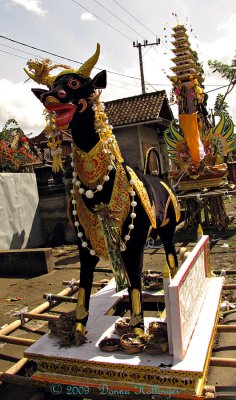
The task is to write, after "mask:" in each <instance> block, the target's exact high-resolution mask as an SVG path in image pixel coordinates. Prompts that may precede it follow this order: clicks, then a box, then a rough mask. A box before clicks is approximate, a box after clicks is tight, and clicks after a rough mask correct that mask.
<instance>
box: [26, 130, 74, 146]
mask: <svg viewBox="0 0 236 400" xmlns="http://www.w3.org/2000/svg"><path fill="white" fill-rule="evenodd" d="M60 139H61V140H62V143H64V142H70V143H71V142H72V137H71V134H70V133H69V132H61V134H60ZM31 141H32V142H33V143H34V145H36V146H37V145H40V144H45V143H47V141H48V139H47V138H46V136H45V131H44V130H43V131H42V132H41V133H40V134H39V135H38V136H34V137H32V138H31Z"/></svg>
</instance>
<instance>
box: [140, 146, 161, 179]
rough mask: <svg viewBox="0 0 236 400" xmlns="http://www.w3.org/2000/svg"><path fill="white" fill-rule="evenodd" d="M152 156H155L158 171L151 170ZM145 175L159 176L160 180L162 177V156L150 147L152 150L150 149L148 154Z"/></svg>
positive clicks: (154, 148)
mask: <svg viewBox="0 0 236 400" xmlns="http://www.w3.org/2000/svg"><path fill="white" fill-rule="evenodd" d="M152 154H153V155H154V157H155V159H156V164H157V169H156V170H153V169H152V168H151V163H150V158H151V155H152ZM143 174H144V175H157V176H159V178H161V177H162V171H161V162H160V156H159V153H158V151H157V149H156V147H150V149H148V151H147V152H146V156H145V162H144V169H143Z"/></svg>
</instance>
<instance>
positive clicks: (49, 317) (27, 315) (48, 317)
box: [22, 312, 60, 321]
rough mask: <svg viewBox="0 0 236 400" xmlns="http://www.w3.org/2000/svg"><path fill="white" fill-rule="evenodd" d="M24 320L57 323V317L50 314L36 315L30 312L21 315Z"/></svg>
mask: <svg viewBox="0 0 236 400" xmlns="http://www.w3.org/2000/svg"><path fill="white" fill-rule="evenodd" d="M22 315H23V317H24V318H28V319H40V320H41V321H58V320H59V318H60V317H59V315H52V314H36V313H32V312H24V313H22Z"/></svg>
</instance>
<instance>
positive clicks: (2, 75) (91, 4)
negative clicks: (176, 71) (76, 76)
mask: <svg viewBox="0 0 236 400" xmlns="http://www.w3.org/2000/svg"><path fill="white" fill-rule="evenodd" d="M173 13H174V14H177V17H178V21H179V22H180V23H182V24H184V25H185V26H186V28H187V29H188V33H189V36H190V41H191V43H192V48H193V50H197V51H198V55H199V59H200V61H202V62H203V66H204V70H205V74H206V79H205V91H206V92H209V101H208V109H209V110H210V109H211V108H212V107H213V105H214V100H215V96H216V95H217V94H218V93H224V90H225V89H220V90H215V89H217V88H219V87H220V86H223V85H225V84H226V83H227V82H226V81H224V80H222V79H221V77H220V76H219V75H217V74H213V73H212V71H211V70H210V69H209V67H208V65H207V61H208V60H209V59H218V60H221V61H223V62H225V63H228V64H230V63H231V61H232V59H233V57H234V56H235V53H236V52H235V50H236V44H235V37H236V1H235V0H205V1H204V2H203V1H197V0H181V1H180V0H165V1H160V0H146V1H145V2H144V1H140V0H99V1H98V0H1V28H0V129H1V128H2V127H3V126H4V124H5V122H6V121H7V119H8V118H15V119H16V120H17V121H18V123H19V125H20V126H21V127H22V129H23V130H24V131H25V133H26V134H30V133H31V132H32V133H33V134H34V135H35V134H38V133H40V131H41V130H42V129H43V127H44V125H45V123H44V117H43V115H42V111H43V109H42V106H41V104H40V103H39V101H38V100H37V99H36V97H34V95H33V94H32V92H31V90H30V88H31V87H36V84H35V83H34V82H32V81H31V82H30V81H28V82H26V83H25V80H26V75H25V72H24V71H23V68H24V67H25V65H26V62H27V60H29V59H30V58H31V59H32V58H33V59H34V58H45V57H49V58H51V59H52V61H53V62H55V63H66V64H69V65H71V66H73V67H79V66H80V63H82V62H84V61H85V60H86V59H87V58H89V57H90V56H91V55H92V54H93V53H94V51H95V48H96V43H97V42H99V43H100V44H101V56H100V59H99V61H98V63H97V69H96V68H94V70H93V72H92V76H93V75H95V74H96V73H97V72H98V71H99V70H100V69H106V70H107V71H108V86H107V88H106V89H105V90H104V91H103V100H104V101H106V100H114V99H118V98H123V97H129V96H133V95H137V94H140V93H141V84H140V69H139V57H138V49H137V47H134V46H133V42H135V43H137V42H139V43H141V44H143V42H144V40H148V43H155V42H156V37H157V38H160V39H161V44H160V45H158V46H157V45H153V46H147V47H142V54H143V63H144V77H145V83H146V91H147V92H152V91H155V90H163V89H165V90H166V91H167V94H168V96H169V93H170V89H171V84H170V81H169V80H168V78H167V76H168V75H171V74H172V72H171V71H170V69H169V68H171V67H172V66H173V64H172V62H171V58H172V57H173V53H171V48H172V45H171V28H172V27H173V26H174V25H176V23H177V21H176V17H174V16H173ZM47 52H49V53H53V55H50V54H48V53H47ZM59 56H61V57H64V58H65V59H63V58H60V57H59ZM66 59H71V60H72V61H68V60H66ZM227 102H228V104H229V106H230V113H231V116H232V117H233V119H234V122H235V123H236V89H235V91H234V92H232V94H231V95H230V96H229V97H228V98H227ZM172 107H173V108H172V109H173V112H175V111H176V105H173V106H172Z"/></svg>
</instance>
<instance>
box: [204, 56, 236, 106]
mask: <svg viewBox="0 0 236 400" xmlns="http://www.w3.org/2000/svg"><path fill="white" fill-rule="evenodd" d="M208 65H209V67H210V68H212V69H213V73H214V72H218V73H219V74H220V75H221V76H222V78H225V79H227V80H228V82H229V83H228V87H227V90H226V92H225V94H224V95H222V98H221V103H222V104H223V103H224V101H225V99H226V97H227V96H228V94H229V93H230V92H232V90H233V89H234V87H235V85H236V58H234V59H233V60H232V63H231V65H228V64H224V63H223V62H221V61H218V60H209V61H208ZM218 107H219V108H221V104H220V103H219V104H218Z"/></svg>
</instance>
